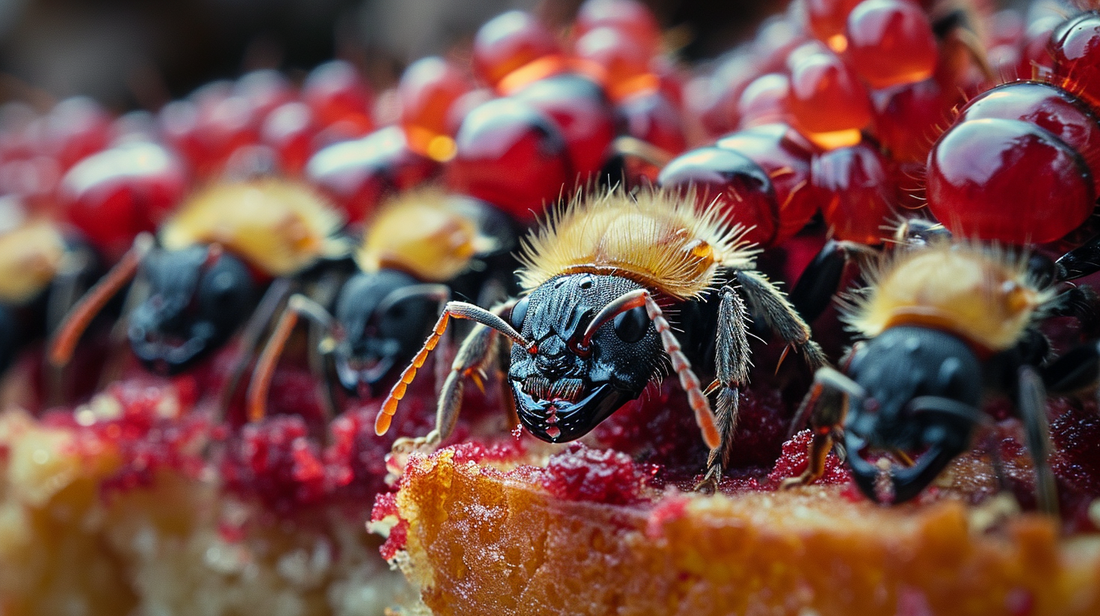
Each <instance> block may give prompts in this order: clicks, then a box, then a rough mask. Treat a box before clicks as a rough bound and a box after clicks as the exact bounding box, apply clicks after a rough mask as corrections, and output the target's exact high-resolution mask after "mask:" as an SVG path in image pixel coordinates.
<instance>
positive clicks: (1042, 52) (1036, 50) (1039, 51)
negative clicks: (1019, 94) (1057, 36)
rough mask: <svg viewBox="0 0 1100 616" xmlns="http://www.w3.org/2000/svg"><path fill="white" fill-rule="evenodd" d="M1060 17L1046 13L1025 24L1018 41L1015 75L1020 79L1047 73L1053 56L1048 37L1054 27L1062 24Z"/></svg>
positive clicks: (1052, 61) (1051, 66)
mask: <svg viewBox="0 0 1100 616" xmlns="http://www.w3.org/2000/svg"><path fill="white" fill-rule="evenodd" d="M1062 21H1063V20H1062V19H1061V18H1059V17H1057V16H1054V15H1047V16H1044V17H1040V18H1038V19H1035V20H1034V21H1032V22H1031V23H1029V24H1028V25H1027V30H1025V31H1024V36H1023V39H1022V40H1021V42H1020V64H1019V66H1017V68H1016V76H1017V77H1019V78H1020V79H1035V78H1037V77H1040V76H1045V75H1047V74H1049V73H1050V72H1051V71H1052V69H1053V67H1054V57H1053V56H1051V55H1050V47H1051V46H1050V39H1051V36H1052V35H1053V34H1054V29H1055V28H1057V27H1058V26H1059V25H1061V24H1062Z"/></svg>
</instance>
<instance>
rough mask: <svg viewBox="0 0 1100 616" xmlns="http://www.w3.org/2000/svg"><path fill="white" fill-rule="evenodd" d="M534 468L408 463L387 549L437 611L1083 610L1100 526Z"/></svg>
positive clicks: (832, 490)
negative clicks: (399, 543) (994, 518)
mask: <svg viewBox="0 0 1100 616" xmlns="http://www.w3.org/2000/svg"><path fill="white" fill-rule="evenodd" d="M540 476H541V475H540V473H539V472H538V471H537V470H533V469H532V468H531V467H519V468H517V469H515V470H513V471H501V470H496V469H494V468H489V467H485V466H479V465H477V464H476V463H474V462H471V461H469V460H464V459H462V457H461V456H456V455H455V454H454V453H453V452H452V451H449V450H443V451H441V452H438V453H436V454H433V455H431V456H427V457H424V456H418V457H414V458H412V459H411V461H410V465H409V468H408V469H407V471H406V475H405V479H404V482H403V484H402V487H401V490H400V492H399V493H398V496H397V500H396V503H397V509H398V514H399V515H400V516H401V518H402V519H403V520H404V521H405V522H407V523H408V533H407V542H406V545H405V551H404V552H401V553H399V555H398V557H397V558H395V562H397V563H399V564H400V565H401V566H402V568H403V569H404V570H405V572H406V575H407V576H408V577H409V579H410V580H412V581H413V582H414V583H416V584H418V585H419V586H420V588H421V597H422V599H423V601H424V603H425V604H427V606H428V607H429V608H431V609H432V610H433V612H434V613H435V614H448V615H449V614H456V615H457V614H462V615H470V614H620V615H633V614H685V615H687V614H693V615H699V614H733V613H737V614H811V613H812V614H819V615H822V616H825V615H829V614H838V615H840V614H866V615H875V614H884V615H895V614H948V613H950V614H1013V615H1016V614H1019V615H1040V614H1095V613H1098V611H1100V540H1098V539H1097V538H1096V537H1095V536H1087V535H1078V536H1076V537H1073V538H1070V539H1060V538H1059V536H1058V533H1057V530H1056V528H1055V526H1054V525H1053V524H1052V523H1050V522H1049V521H1047V520H1046V519H1043V518H1040V517H1038V516H1035V515H1030V514H1022V515H1021V514H1018V513H1009V514H1007V517H1003V516H1002V518H1001V519H1000V521H999V522H998V523H996V524H995V525H993V526H991V525H990V524H989V522H988V520H987V519H986V518H987V517H988V515H989V512H988V511H985V510H983V509H981V508H978V507H972V506H968V505H966V504H964V503H963V502H961V501H957V500H942V501H938V502H933V503H930V504H918V505H906V506H900V507H895V508H881V507H877V506H874V505H872V504H870V503H868V502H866V501H860V500H854V499H849V498H845V497H843V494H842V493H843V491H844V490H845V489H846V487H845V486H814V487H810V488H807V489H804V490H796V491H790V492H767V491H749V492H740V493H736V494H733V495H726V494H720V495H718V496H716V497H706V496H700V495H696V494H685V493H681V492H676V491H671V490H670V491H669V492H666V493H665V494H663V495H662V496H660V497H659V498H657V499H656V500H653V501H646V502H640V503H635V504H629V505H605V504H601V503H595V502H591V501H578V500H569V499H562V498H560V497H556V496H554V495H553V494H552V493H551V492H550V491H548V490H547V489H546V488H545V487H544V486H543V485H542V483H541V482H540Z"/></svg>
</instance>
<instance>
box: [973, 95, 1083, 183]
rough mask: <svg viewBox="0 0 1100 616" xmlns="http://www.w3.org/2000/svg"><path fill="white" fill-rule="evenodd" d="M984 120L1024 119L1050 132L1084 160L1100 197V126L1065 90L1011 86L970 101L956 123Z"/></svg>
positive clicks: (1081, 104)
mask: <svg viewBox="0 0 1100 616" xmlns="http://www.w3.org/2000/svg"><path fill="white" fill-rule="evenodd" d="M982 118H999V119H1003V120H1024V121H1025V122H1030V123H1032V124H1035V125H1036V126H1039V127H1041V128H1045V129H1046V130H1048V131H1050V133H1051V134H1052V135H1054V136H1055V137H1057V138H1058V139H1060V140H1062V142H1063V143H1065V144H1066V145H1067V146H1069V148H1070V149H1071V150H1072V151H1074V152H1076V153H1077V154H1078V155H1079V156H1080V157H1081V158H1082V159H1083V160H1084V162H1085V164H1086V166H1088V168H1089V170H1090V171H1091V172H1092V175H1093V180H1094V182H1095V183H1096V189H1097V194H1100V124H1098V123H1097V119H1096V116H1095V115H1093V113H1092V112H1091V111H1089V110H1088V107H1086V106H1085V105H1084V103H1082V102H1080V101H1078V100H1077V99H1075V98H1074V97H1073V96H1071V95H1070V94H1069V93H1068V92H1066V91H1065V90H1063V89H1061V88H1059V87H1056V86H1053V85H1050V84H1047V83H1042V82H1037V81H1019V82H1015V83H1008V84H1005V85H1002V86H998V87H996V88H993V89H992V90H989V91H988V92H985V93H984V94H981V95H980V96H978V97H977V98H975V99H974V100H972V101H970V102H969V103H968V104H967V105H966V106H965V107H963V108H962V110H961V111H960V112H959V117H958V119H956V120H955V122H956V124H957V123H960V122H965V121H967V120H978V119H982Z"/></svg>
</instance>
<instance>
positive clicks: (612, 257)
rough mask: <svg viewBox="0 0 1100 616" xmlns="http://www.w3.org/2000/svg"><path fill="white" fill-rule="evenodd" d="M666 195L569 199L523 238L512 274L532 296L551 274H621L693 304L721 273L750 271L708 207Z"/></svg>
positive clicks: (737, 242) (729, 230) (732, 228)
mask: <svg viewBox="0 0 1100 616" xmlns="http://www.w3.org/2000/svg"><path fill="white" fill-rule="evenodd" d="M694 203H695V202H694V199H692V198H690V197H680V196H678V195H676V194H674V193H671V192H663V191H656V190H654V191H642V192H640V193H639V194H637V195H628V194H626V193H624V192H623V191H621V190H615V191H612V192H610V193H607V194H603V195H600V196H597V197H591V198H588V199H585V200H583V201H582V200H580V199H577V200H574V201H573V202H572V203H570V204H569V205H568V206H566V207H565V209H563V210H559V211H557V212H555V213H552V214H551V215H550V218H549V220H548V221H547V223H546V224H545V225H544V226H543V227H542V229H541V230H539V231H537V232H534V233H532V234H530V235H528V237H527V239H526V241H525V243H524V247H523V252H522V254H521V256H520V260H521V262H522V263H523V267H522V269H520V271H519V272H518V274H519V279H520V284H521V286H522V287H523V289H524V290H525V291H527V292H530V291H531V290H532V289H534V288H535V287H538V286H539V285H541V284H543V283H545V282H546V281H547V280H550V279H551V278H553V277H555V276H560V275H563V274H575V273H582V272H586V273H593V274H606V275H615V276H621V277H623V278H627V279H630V280H633V281H635V282H637V283H639V284H641V285H644V286H645V287H646V288H648V289H651V290H654V291H658V292H660V293H663V294H665V295H669V296H671V297H673V298H676V299H680V300H684V299H689V298H698V297H701V296H702V295H703V294H705V293H706V292H707V291H708V290H710V289H712V288H714V287H715V286H716V285H717V284H719V283H720V282H721V281H720V280H718V274H719V270H720V268H727V267H728V268H734V269H747V268H750V267H752V256H753V255H754V254H755V251H754V250H752V249H751V247H750V246H749V245H747V244H746V243H745V242H743V241H742V240H741V238H742V237H743V236H744V234H745V230H744V229H742V228H741V227H740V226H736V225H730V224H729V222H728V221H727V220H726V219H725V217H724V216H723V215H722V213H721V212H719V211H718V210H717V209H716V208H714V207H708V208H705V209H703V210H697V209H696V207H695V205H694Z"/></svg>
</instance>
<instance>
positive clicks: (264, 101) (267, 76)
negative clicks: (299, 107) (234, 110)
mask: <svg viewBox="0 0 1100 616" xmlns="http://www.w3.org/2000/svg"><path fill="white" fill-rule="evenodd" d="M233 93H234V94H235V95H237V96H240V97H242V98H244V99H245V100H246V101H248V106H249V107H250V108H251V113H252V116H253V118H255V121H256V122H262V121H263V120H264V118H266V117H267V114H269V113H271V112H272V111H273V110H274V109H275V108H277V107H279V106H281V105H285V104H286V103H289V102H291V101H293V100H295V99H296V98H298V96H297V92H295V88H294V86H293V85H291V83H290V80H289V79H287V78H286V77H284V76H283V74H282V73H280V72H279V71H277V70H274V69H261V70H257V71H252V72H250V73H245V74H244V75H242V76H241V78H240V79H238V80H237V82H236V83H235V84H233Z"/></svg>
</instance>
